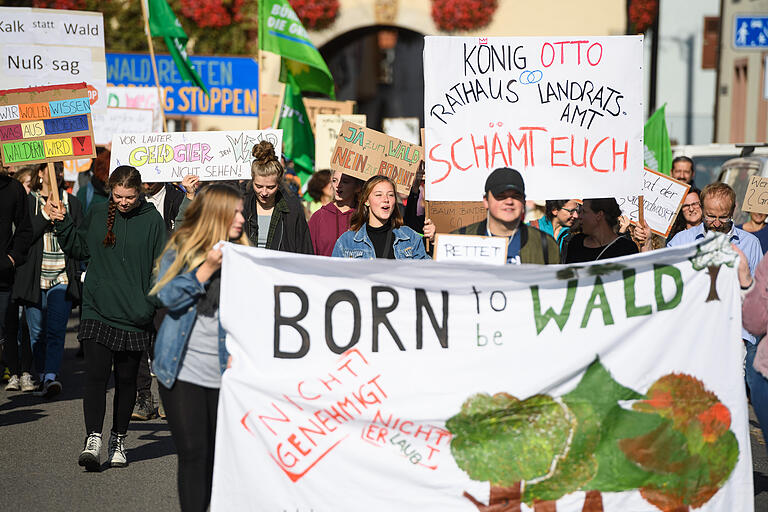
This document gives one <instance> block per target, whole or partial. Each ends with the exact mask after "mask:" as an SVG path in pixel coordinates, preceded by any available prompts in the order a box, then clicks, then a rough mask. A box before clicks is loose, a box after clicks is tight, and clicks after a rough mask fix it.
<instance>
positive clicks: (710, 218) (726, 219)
mask: <svg viewBox="0 0 768 512" xmlns="http://www.w3.org/2000/svg"><path fill="white" fill-rule="evenodd" d="M704 220H706V221H707V222H709V223H712V222H715V221H716V220H717V221H720V224H728V223H729V222H733V218H731V217H717V216H716V215H704Z"/></svg>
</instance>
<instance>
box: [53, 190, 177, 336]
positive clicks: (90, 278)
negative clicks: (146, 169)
mask: <svg viewBox="0 0 768 512" xmlns="http://www.w3.org/2000/svg"><path fill="white" fill-rule="evenodd" d="M108 206H109V203H100V204H93V205H92V206H91V208H90V210H88V214H87V215H86V217H85V220H84V221H83V224H82V225H81V226H80V228H79V229H77V228H75V226H74V224H73V223H72V219H71V218H70V217H69V216H66V217H65V218H64V220H63V221H58V222H56V224H55V225H56V235H57V236H58V240H59V243H60V244H61V248H62V250H63V251H64V253H65V254H67V255H68V256H70V257H74V258H77V259H80V260H89V261H88V270H87V271H86V273H85V283H84V285H83V306H82V313H83V314H82V318H83V319H87V320H98V321H100V322H103V323H105V324H107V325H110V326H112V327H116V328H118V329H122V330H124V331H134V332H138V331H144V330H147V329H150V328H151V326H152V318H153V316H154V313H155V301H154V300H152V299H150V298H149V297H148V296H147V293H149V290H150V288H151V287H152V269H153V267H154V264H155V261H156V260H157V258H158V257H159V256H160V254H161V253H162V251H163V248H164V246H165V236H166V235H165V223H164V222H163V218H162V217H161V216H160V214H159V213H158V212H157V210H156V209H155V207H154V206H152V205H151V204H149V203H147V202H146V201H144V200H143V199H142V200H141V203H140V204H139V205H138V206H137V207H136V208H134V209H133V210H131V211H130V212H128V214H126V215H123V214H122V213H120V212H119V211H118V212H116V213H115V223H114V225H113V227H112V232H113V233H114V234H115V245H114V246H112V247H104V244H103V243H102V242H103V241H104V237H105V236H106V235H107V210H108Z"/></svg>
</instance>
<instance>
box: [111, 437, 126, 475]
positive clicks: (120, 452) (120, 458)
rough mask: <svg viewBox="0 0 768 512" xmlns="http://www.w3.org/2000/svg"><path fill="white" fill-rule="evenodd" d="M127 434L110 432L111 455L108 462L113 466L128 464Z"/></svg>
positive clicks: (121, 466) (118, 466)
mask: <svg viewBox="0 0 768 512" xmlns="http://www.w3.org/2000/svg"><path fill="white" fill-rule="evenodd" d="M125 436H126V434H116V433H115V432H110V434H109V455H108V456H107V464H109V465H110V467H113V468H124V467H125V466H127V465H128V458H127V457H126V456H125Z"/></svg>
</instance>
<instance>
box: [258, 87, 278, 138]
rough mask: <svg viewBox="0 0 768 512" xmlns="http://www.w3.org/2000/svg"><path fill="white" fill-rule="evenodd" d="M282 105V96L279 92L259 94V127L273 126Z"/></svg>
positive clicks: (263, 128)
mask: <svg viewBox="0 0 768 512" xmlns="http://www.w3.org/2000/svg"><path fill="white" fill-rule="evenodd" d="M279 106H280V96H278V95H277V94H262V95H261V96H259V128H260V129H262V130H265V129H267V128H270V127H271V126H272V122H273V121H274V120H275V114H276V113H277V109H278V107H279Z"/></svg>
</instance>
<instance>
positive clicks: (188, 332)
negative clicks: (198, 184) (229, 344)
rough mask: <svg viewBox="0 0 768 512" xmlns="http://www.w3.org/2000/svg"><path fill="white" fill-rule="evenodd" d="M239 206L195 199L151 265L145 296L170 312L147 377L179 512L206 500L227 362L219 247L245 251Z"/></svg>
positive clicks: (205, 194) (210, 197)
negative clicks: (167, 442)
mask: <svg viewBox="0 0 768 512" xmlns="http://www.w3.org/2000/svg"><path fill="white" fill-rule="evenodd" d="M244 221H245V219H244V218H243V199H242V196H241V195H240V192H238V191H237V190H235V189H234V188H232V187H230V186H228V185H223V184H218V183H217V184H211V185H208V186H207V187H205V188H203V189H202V191H201V192H200V193H199V194H198V195H197V197H195V199H194V201H192V203H191V204H190V206H189V208H188V209H187V211H186V212H185V215H184V223H183V224H181V226H180V227H178V228H177V230H176V232H175V233H174V234H173V235H171V239H170V240H169V241H168V245H167V246H166V247H165V251H164V252H163V254H162V256H161V257H160V259H159V260H158V262H157V265H156V267H155V273H156V275H157V279H158V280H157V284H155V286H154V287H153V288H152V290H151V292H150V294H151V295H156V296H157V298H158V299H159V300H160V302H161V303H162V304H163V306H165V307H166V308H168V314H167V315H165V317H164V319H163V323H162V325H161V326H160V330H159V331H158V333H157V340H156V341H155V358H154V364H153V365H152V366H153V369H154V372H155V375H157V382H158V384H159V385H160V386H159V387H160V396H161V397H162V399H163V404H164V406H165V411H166V415H167V420H168V425H169V426H170V427H171V434H172V435H173V441H174V444H175V445H176V451H177V453H178V455H179V461H178V464H179V465H178V475H177V481H178V491H179V501H180V503H181V510H183V511H185V512H186V511H189V510H200V511H205V510H206V509H207V508H208V503H209V502H210V500H211V482H212V478H213V449H214V444H215V440H216V409H217V407H218V402H219V388H220V387H221V374H222V373H223V372H224V370H225V368H226V365H227V359H228V357H229V354H228V353H227V349H226V347H225V345H224V342H225V340H226V333H225V332H224V330H223V329H222V328H221V323H220V322H219V289H220V284H221V272H220V268H221V250H220V249H218V248H217V247H215V245H216V244H217V243H218V242H219V240H229V241H231V242H234V243H237V244H241V245H249V244H248V237H247V236H246V235H245V233H243V224H244Z"/></svg>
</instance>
